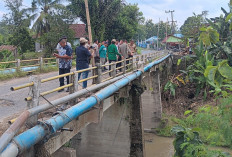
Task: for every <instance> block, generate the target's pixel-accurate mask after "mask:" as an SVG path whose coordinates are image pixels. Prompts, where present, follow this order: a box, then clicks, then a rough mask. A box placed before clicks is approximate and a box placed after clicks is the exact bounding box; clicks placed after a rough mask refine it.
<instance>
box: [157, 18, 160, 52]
mask: <svg viewBox="0 0 232 157" xmlns="http://www.w3.org/2000/svg"><path fill="white" fill-rule="evenodd" d="M159 28H160V18H159V23H158V31H157V51H159Z"/></svg>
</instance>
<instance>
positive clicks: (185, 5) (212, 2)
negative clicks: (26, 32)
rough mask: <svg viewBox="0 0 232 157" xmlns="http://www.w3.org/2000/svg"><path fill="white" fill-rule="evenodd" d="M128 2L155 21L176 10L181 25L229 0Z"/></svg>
mask: <svg viewBox="0 0 232 157" xmlns="http://www.w3.org/2000/svg"><path fill="white" fill-rule="evenodd" d="M31 1H32V0H23V5H24V6H25V7H27V6H28V7H29V6H30V5H31ZM126 1H127V2H128V3H137V4H138V6H139V8H140V11H141V12H143V15H144V17H145V18H146V19H152V20H153V22H154V23H157V22H158V21H159V18H160V19H161V20H163V21H167V18H168V19H169V20H171V15H170V14H166V13H165V11H168V10H175V12H174V20H176V21H177V25H178V27H180V26H181V25H182V24H183V23H184V21H185V20H186V19H187V17H189V16H192V15H193V12H195V13H196V14H200V13H201V12H202V11H204V10H207V11H209V15H208V17H216V16H220V14H222V11H221V9H220V8H221V7H223V8H225V9H226V10H228V3H229V0H126ZM4 6H5V3H4V1H3V0H0V20H1V18H2V15H3V14H4V13H6V12H7V9H6V8H5V7H4Z"/></svg>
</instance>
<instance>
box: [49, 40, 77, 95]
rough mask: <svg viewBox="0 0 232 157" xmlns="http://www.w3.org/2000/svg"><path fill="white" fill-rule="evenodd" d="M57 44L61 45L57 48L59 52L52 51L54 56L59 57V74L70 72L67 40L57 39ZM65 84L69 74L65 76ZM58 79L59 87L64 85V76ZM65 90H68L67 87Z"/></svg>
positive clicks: (69, 51)
mask: <svg viewBox="0 0 232 157" xmlns="http://www.w3.org/2000/svg"><path fill="white" fill-rule="evenodd" d="M59 45H60V46H61V47H62V48H60V49H57V51H58V52H59V54H57V53H54V54H53V55H54V56H56V58H59V75H62V74H66V73H70V69H71V67H72V48H71V47H69V46H68V45H67V42H66V40H65V39H62V38H61V39H60V40H59ZM66 80H67V84H69V76H66ZM59 81H60V87H61V86H64V77H62V78H60V79H59ZM62 91H64V89H61V90H59V91H58V92H62ZM67 92H69V89H67Z"/></svg>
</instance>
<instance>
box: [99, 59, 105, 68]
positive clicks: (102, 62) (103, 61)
mask: <svg viewBox="0 0 232 157" xmlns="http://www.w3.org/2000/svg"><path fill="white" fill-rule="evenodd" d="M100 62H101V65H104V64H105V63H106V59H105V58H100ZM105 69H106V67H102V70H105Z"/></svg>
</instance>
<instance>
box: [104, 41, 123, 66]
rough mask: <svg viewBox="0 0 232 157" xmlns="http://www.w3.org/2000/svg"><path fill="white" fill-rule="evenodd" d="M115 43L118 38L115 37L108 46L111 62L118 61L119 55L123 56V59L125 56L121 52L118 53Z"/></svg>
mask: <svg viewBox="0 0 232 157" xmlns="http://www.w3.org/2000/svg"><path fill="white" fill-rule="evenodd" d="M115 43H116V40H115V39H113V40H112V41H111V44H110V46H109V47H108V52H107V53H108V59H109V63H111V62H116V61H117V55H118V56H121V57H122V59H123V58H124V57H123V56H122V55H121V54H120V53H118V49H117V47H116V45H115ZM109 70H111V66H109Z"/></svg>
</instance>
